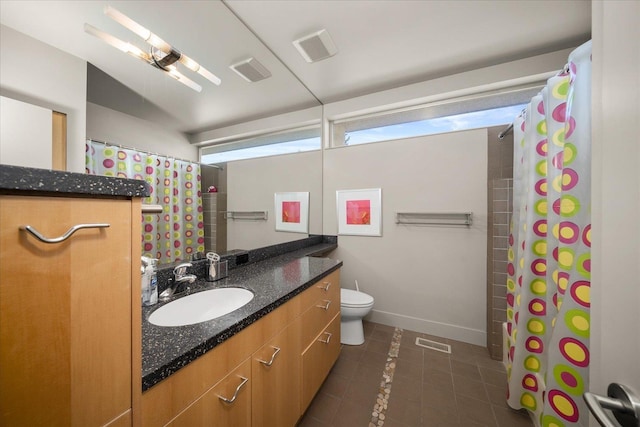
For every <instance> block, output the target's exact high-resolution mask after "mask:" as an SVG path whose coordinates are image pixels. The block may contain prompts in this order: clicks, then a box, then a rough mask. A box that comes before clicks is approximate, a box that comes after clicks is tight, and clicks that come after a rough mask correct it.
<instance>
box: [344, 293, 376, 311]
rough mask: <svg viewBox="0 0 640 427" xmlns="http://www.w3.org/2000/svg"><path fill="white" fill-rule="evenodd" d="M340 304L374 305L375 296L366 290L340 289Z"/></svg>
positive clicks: (346, 305) (349, 305)
mask: <svg viewBox="0 0 640 427" xmlns="http://www.w3.org/2000/svg"><path fill="white" fill-rule="evenodd" d="M340 299H341V301H340V305H341V306H343V307H366V306H369V305H373V297H372V296H371V295H368V294H365V293H364V292H359V291H354V290H351V289H340Z"/></svg>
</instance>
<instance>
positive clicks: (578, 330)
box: [507, 42, 591, 427]
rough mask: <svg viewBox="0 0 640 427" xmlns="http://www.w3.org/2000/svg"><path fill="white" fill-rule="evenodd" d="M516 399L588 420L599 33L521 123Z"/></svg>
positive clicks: (514, 235) (513, 289)
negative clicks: (594, 54)
mask: <svg viewBox="0 0 640 427" xmlns="http://www.w3.org/2000/svg"><path fill="white" fill-rule="evenodd" d="M514 143H515V150H514V183H513V188H514V190H513V192H514V194H513V217H512V220H511V230H510V231H511V234H510V236H509V250H508V261H509V262H508V279H507V291H508V293H507V320H508V323H507V332H508V335H509V353H508V354H509V356H508V361H507V375H508V378H509V395H508V403H509V405H510V406H511V407H513V408H516V409H521V408H524V409H527V410H529V411H530V412H531V413H532V414H533V418H534V421H535V423H536V425H538V426H545V427H561V426H588V424H589V414H588V410H587V409H586V406H585V404H584V402H583V398H582V393H583V392H585V391H587V390H588V381H589V358H590V356H589V329H590V324H589V322H590V317H589V310H590V298H589V295H590V292H589V291H590V284H591V282H590V279H591V274H590V272H591V262H590V260H591V196H590V194H591V177H590V171H591V42H587V43H585V44H584V45H582V46H580V47H579V48H577V49H576V50H574V51H573V52H572V53H571V55H570V56H569V62H568V70H566V71H565V72H562V73H560V74H559V75H557V76H554V77H552V78H551V79H549V80H548V82H547V86H546V87H545V88H544V89H543V90H542V91H541V92H540V94H539V95H537V96H535V97H534V98H533V99H532V100H531V103H530V104H529V105H528V106H527V108H526V110H525V111H524V112H523V114H522V115H521V116H520V117H518V118H517V119H516V121H515V122H514Z"/></svg>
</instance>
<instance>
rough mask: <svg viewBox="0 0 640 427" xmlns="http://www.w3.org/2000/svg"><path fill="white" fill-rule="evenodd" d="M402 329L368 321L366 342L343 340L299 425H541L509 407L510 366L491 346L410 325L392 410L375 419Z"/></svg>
mask: <svg viewBox="0 0 640 427" xmlns="http://www.w3.org/2000/svg"><path fill="white" fill-rule="evenodd" d="M394 329H395V328H393V327H390V326H385V325H380V324H376V323H371V322H365V343H364V344H362V345H360V346H342V351H341V354H340V357H339V359H338V361H337V362H336V364H335V366H334V367H333V369H332V371H331V373H330V374H329V376H328V377H327V380H326V381H325V383H324V384H323V386H322V388H321V389H320V391H319V392H318V394H317V395H316V397H315V398H314V400H313V402H312V403H311V406H310V407H309V409H308V410H307V412H306V413H305V415H304V416H303V417H302V419H301V420H300V423H299V425H298V426H299V427H320V426H332V427H340V426H345V427H346V426H349V427H359V426H362V427H369V426H370V425H371V426H374V425H384V426H385V427H419V426H429V427H436V426H437V427H454V426H455V427H467V426H469V427H477V426H487V427H531V426H532V425H533V423H532V422H531V420H530V419H529V417H528V415H527V414H525V413H522V412H518V411H514V410H512V409H510V408H509V407H507V404H506V402H505V394H506V373H505V370H504V368H503V365H502V363H501V362H498V361H495V360H492V359H491V358H490V357H489V353H488V351H487V350H486V348H484V347H479V346H475V345H471V344H467V343H463V342H459V341H453V340H448V339H444V338H438V337H433V336H429V335H426V334H421V333H417V332H412V331H407V330H403V331H402V337H401V340H400V347H399V352H398V357H397V359H396V360H395V370H394V371H393V380H392V382H391V388H390V393H389V400H388V404H387V407H386V410H383V411H381V412H382V415H378V422H376V423H375V424H370V423H371V421H372V413H373V412H374V408H375V405H376V401H377V399H379V397H378V393H379V391H380V384H381V380H382V378H383V372H384V371H385V366H387V364H388V361H387V359H388V354H389V349H390V346H391V342H392V338H393V333H394ZM416 337H424V338H427V339H431V340H433V341H438V342H444V343H447V344H450V345H451V354H446V353H442V352H438V351H434V350H429V349H424V348H422V347H418V346H416V345H415V341H416ZM390 360H392V359H390ZM383 402H384V401H383ZM376 415H377V414H376ZM383 417H384V419H383ZM380 420H381V421H383V423H382V424H379V422H380Z"/></svg>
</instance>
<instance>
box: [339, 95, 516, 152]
mask: <svg viewBox="0 0 640 427" xmlns="http://www.w3.org/2000/svg"><path fill="white" fill-rule="evenodd" d="M525 105H526V104H521V105H513V106H510V107H501V108H494V109H491V110H484V111H474V112H472V113H465V114H456V115H454V116H446V117H438V118H434V119H427V120H420V121H417V122H410V123H401V124H396V125H388V126H381V127H378V128H370V129H363V130H359V131H352V132H348V133H347V135H345V145H357V144H367V143H370V142H378V141H388V140H392V139H401V138H411V137H415V136H422V135H433V134H436V133H445V132H454V131H459V130H467V129H477V128H483V127H490V126H496V125H502V124H507V123H512V122H513V121H514V119H515V118H516V117H517V116H518V115H519V114H520V112H521V111H522V109H523V108H524V107H525Z"/></svg>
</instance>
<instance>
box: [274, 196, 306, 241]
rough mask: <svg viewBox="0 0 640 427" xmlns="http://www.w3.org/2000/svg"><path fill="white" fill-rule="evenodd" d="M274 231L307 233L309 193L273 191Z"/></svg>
mask: <svg viewBox="0 0 640 427" xmlns="http://www.w3.org/2000/svg"><path fill="white" fill-rule="evenodd" d="M275 219H276V231H286V232H290V233H304V234H309V193H308V192H291V193H275Z"/></svg>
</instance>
